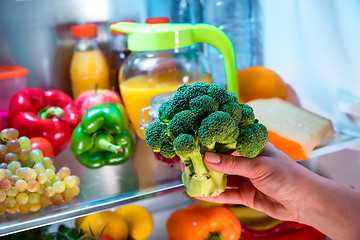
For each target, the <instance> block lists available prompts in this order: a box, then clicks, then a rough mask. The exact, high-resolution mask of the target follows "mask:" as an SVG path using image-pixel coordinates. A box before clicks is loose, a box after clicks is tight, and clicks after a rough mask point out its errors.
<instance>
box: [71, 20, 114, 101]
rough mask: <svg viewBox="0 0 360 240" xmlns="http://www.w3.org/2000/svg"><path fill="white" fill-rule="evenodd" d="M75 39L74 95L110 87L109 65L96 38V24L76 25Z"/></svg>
mask: <svg viewBox="0 0 360 240" xmlns="http://www.w3.org/2000/svg"><path fill="white" fill-rule="evenodd" d="M71 32H72V35H73V38H74V39H75V45H74V54H73V57H72V60H71V65H70V78H71V84H72V91H73V97H74V98H76V97H77V96H78V95H79V94H80V93H81V92H83V91H86V90H91V89H95V88H98V89H110V80H109V67H108V63H107V60H106V58H105V55H104V54H103V52H102V51H101V50H100V49H99V46H98V42H97V40H96V36H97V27H96V25H95V24H85V25H76V26H73V27H72V28H71Z"/></svg>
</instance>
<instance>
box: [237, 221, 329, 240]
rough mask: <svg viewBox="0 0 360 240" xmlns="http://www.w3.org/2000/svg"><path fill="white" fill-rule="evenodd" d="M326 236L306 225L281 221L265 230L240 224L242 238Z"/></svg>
mask: <svg viewBox="0 0 360 240" xmlns="http://www.w3.org/2000/svg"><path fill="white" fill-rule="evenodd" d="M325 238H326V236H325V235H324V234H323V233H321V232H319V231H318V230H316V229H315V228H313V227H310V226H308V225H304V224H300V223H295V222H282V223H280V224H278V225H277V226H274V227H272V228H270V229H266V230H254V229H250V228H247V227H245V226H242V229H241V239H242V240H305V239H306V240H325Z"/></svg>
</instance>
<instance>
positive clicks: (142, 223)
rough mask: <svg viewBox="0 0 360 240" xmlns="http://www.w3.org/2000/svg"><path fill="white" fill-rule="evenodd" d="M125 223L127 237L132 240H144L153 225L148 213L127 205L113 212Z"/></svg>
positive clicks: (137, 207) (145, 210)
mask: <svg viewBox="0 0 360 240" xmlns="http://www.w3.org/2000/svg"><path fill="white" fill-rule="evenodd" d="M115 213H117V214H119V215H120V216H121V217H122V218H123V219H124V221H125V222H126V224H127V226H128V229H129V235H130V236H131V237H132V238H133V239H134V240H145V239H146V238H148V237H149V236H150V234H151V232H152V230H153V227H154V223H153V219H152V216H151V214H150V212H149V211H148V210H147V209H146V208H144V207H142V206H139V205H127V206H123V207H119V208H118V209H116V210H115Z"/></svg>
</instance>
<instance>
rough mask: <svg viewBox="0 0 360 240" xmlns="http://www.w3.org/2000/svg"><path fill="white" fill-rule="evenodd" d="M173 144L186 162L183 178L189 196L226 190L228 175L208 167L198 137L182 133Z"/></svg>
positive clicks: (205, 194) (209, 194) (206, 194)
mask: <svg viewBox="0 0 360 240" xmlns="http://www.w3.org/2000/svg"><path fill="white" fill-rule="evenodd" d="M173 144H174V148H175V152H176V154H177V155H178V156H179V157H180V159H181V161H182V162H183V163H184V172H183V174H182V176H181V179H182V181H183V182H184V186H185V190H186V192H187V193H188V195H189V196H211V195H214V194H217V193H220V192H222V191H224V190H225V187H226V176H225V175H224V174H223V173H216V172H214V171H213V170H211V169H209V168H207V167H206V165H205V164H204V161H203V154H202V153H201V152H200V145H199V141H198V140H197V139H195V138H194V137H193V136H192V135H190V134H184V133H182V134H180V135H179V136H178V137H176V138H175V140H174V142H173Z"/></svg>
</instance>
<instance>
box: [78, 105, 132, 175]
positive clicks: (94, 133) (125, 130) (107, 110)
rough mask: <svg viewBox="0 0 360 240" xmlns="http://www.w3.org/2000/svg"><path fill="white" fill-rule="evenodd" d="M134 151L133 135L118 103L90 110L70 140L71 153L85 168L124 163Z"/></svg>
mask: <svg viewBox="0 0 360 240" xmlns="http://www.w3.org/2000/svg"><path fill="white" fill-rule="evenodd" d="M134 149H135V132H134V129H133V127H132V126H131V124H130V122H129V118H128V116H127V113H126V110H125V108H124V106H123V105H121V104H118V103H102V104H99V105H96V106H94V107H92V108H90V109H89V110H88V111H87V112H86V113H85V115H84V116H83V119H82V121H81V123H80V124H79V126H78V127H77V128H76V129H75V131H74V132H73V135H72V138H71V150H72V151H73V153H74V154H75V157H76V159H77V160H78V161H79V162H80V163H81V164H82V165H84V166H85V167H87V168H101V167H103V166H105V165H118V164H122V163H124V162H126V161H128V160H129V159H130V158H131V157H132V155H133V153H134Z"/></svg>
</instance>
